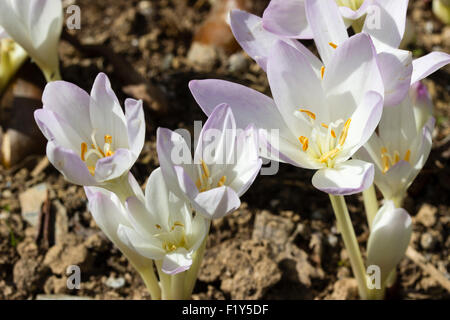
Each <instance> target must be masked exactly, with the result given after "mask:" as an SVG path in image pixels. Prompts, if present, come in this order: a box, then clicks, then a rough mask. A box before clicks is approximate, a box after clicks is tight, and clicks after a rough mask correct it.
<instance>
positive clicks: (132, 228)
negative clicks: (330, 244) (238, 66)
mask: <svg viewBox="0 0 450 320" xmlns="http://www.w3.org/2000/svg"><path fill="white" fill-rule="evenodd" d="M55 1H56V2H58V3H59V1H58V0H55ZM53 4H54V1H50V0H47V1H30V5H25V4H24V2H22V1H18V0H16V1H12V0H4V1H2V2H1V4H0V25H1V26H3V27H4V28H5V30H6V31H7V32H8V34H9V35H10V36H11V37H12V38H13V39H15V41H16V42H17V43H18V44H20V45H21V46H22V47H23V48H24V49H25V50H26V52H27V53H28V54H29V55H30V56H31V57H32V58H33V59H34V60H35V61H36V63H37V64H38V65H39V66H40V67H41V68H42V69H43V70H44V72H45V73H46V75H47V78H48V79H53V78H54V73H52V72H55V70H58V67H57V65H58V63H57V57H56V59H55V56H54V55H53V53H55V52H56V50H55V47H56V45H57V39H58V38H59V31H60V25H61V20H60V11H61V8H60V3H59V6H58V5H55V6H54V5H53ZM35 6H41V7H39V8H36V7H35ZM407 6H408V0H396V1H389V0H365V1H364V0H359V1H358V0H357V1H345V0H336V1H335V0H272V1H271V2H270V5H269V6H268V7H267V9H266V11H265V12H264V15H263V17H262V18H260V17H257V16H255V15H252V14H250V13H247V12H244V11H239V10H234V11H232V12H231V14H230V23H231V28H232V30H233V33H234V35H235V37H236V39H237V41H238V42H239V43H240V44H241V46H242V48H243V49H244V50H245V51H246V52H247V53H248V54H249V56H251V57H252V58H253V59H255V61H256V62H257V63H258V64H259V65H260V66H261V68H262V69H263V70H264V71H265V72H266V73H267V78H268V82H269V85H270V89H271V93H272V98H271V97H268V96H266V95H264V94H262V93H259V92H257V91H255V90H253V89H250V88H247V87H244V86H242V85H238V84H235V83H231V82H228V81H223V80H215V79H209V80H193V81H191V82H190V84H189V88H190V90H191V92H192V95H193V96H194V98H195V99H196V101H197V103H198V104H199V106H200V107H201V108H202V110H203V111H204V112H205V113H206V115H207V116H208V120H207V121H206V123H205V125H204V127H203V129H202V131H201V132H200V135H199V137H198V139H197V143H196V145H195V147H194V152H193V153H191V148H190V141H187V140H186V138H185V137H184V136H183V135H182V134H180V133H178V132H176V131H172V130H170V129H167V128H158V130H157V138H156V139H157V153H158V158H159V163H160V168H157V169H155V170H154V171H153V172H152V173H151V174H150V177H149V179H148V182H147V186H146V189H145V193H144V192H142V189H141V188H140V186H139V185H138V183H137V181H136V179H135V178H134V177H133V175H132V174H131V172H130V170H131V168H132V166H133V165H134V163H135V162H136V160H137V159H138V157H139V155H140V153H141V151H142V148H143V146H144V141H145V128H146V126H145V119H144V111H143V105H142V102H141V101H136V100H133V99H127V100H126V101H125V113H124V112H123V110H122V107H121V105H120V103H119V100H118V98H117V97H116V95H115V93H114V91H113V90H112V87H111V83H110V81H109V79H108V77H107V76H106V75H105V74H103V73H100V74H99V75H98V76H97V78H96V79H95V82H94V84H93V86H92V90H91V92H90V94H88V93H87V92H85V91H84V90H82V89H81V88H79V87H77V86H76V85H74V84H71V83H67V82H64V81H55V82H51V83H49V84H47V86H46V88H45V91H44V94H43V97H42V102H43V108H42V109H40V110H37V111H36V112H35V119H36V122H37V124H38V126H39V128H40V129H41V131H42V133H43V134H44V136H45V137H46V138H47V139H48V144H47V156H48V159H49V161H50V162H51V163H52V164H53V165H54V167H55V168H56V169H57V170H59V171H60V172H61V173H62V174H63V175H64V177H65V178H66V179H67V180H68V181H70V182H72V183H74V184H78V185H82V186H84V187H85V192H86V195H87V198H88V200H89V210H90V211H91V212H92V215H93V217H94V219H95V221H96V222H97V224H98V226H99V227H100V228H101V229H102V230H103V231H104V233H105V234H106V235H107V236H108V237H109V238H110V239H111V241H112V242H114V244H115V245H116V246H117V247H118V248H119V249H120V250H121V251H122V253H123V254H124V255H125V256H126V257H127V258H128V259H129V261H130V262H131V263H132V264H133V266H134V267H135V268H136V269H137V270H138V272H139V273H140V274H141V275H142V277H143V279H144V281H145V283H146V284H147V287H148V289H149V291H150V293H151V295H152V298H154V299H159V298H163V299H182V298H189V297H190V295H191V292H192V289H193V287H194V284H195V281H196V277H197V272H198V268H199V267H200V264H201V260H202V258H203V254H204V250H205V246H206V240H207V234H208V232H209V226H210V223H211V220H212V219H218V218H222V217H224V216H226V215H228V214H230V213H232V212H233V211H235V210H237V209H238V208H239V206H240V204H241V202H240V197H241V196H242V195H243V194H244V193H245V192H246V191H247V190H248V189H249V188H250V186H251V185H252V183H253V182H254V181H255V179H256V177H257V175H258V173H259V172H260V169H261V166H262V159H261V158H267V159H270V160H273V161H278V162H283V163H287V164H290V165H293V166H295V167H299V168H304V169H310V170H315V174H314V176H313V178H312V185H313V186H314V187H315V188H317V189H318V190H320V191H323V192H325V193H327V194H328V195H329V197H330V200H331V204H332V207H333V209H334V212H335V215H336V222H337V224H338V228H339V230H340V232H341V234H342V238H343V241H344V245H345V246H346V248H347V251H348V253H349V258H350V262H351V265H352V268H353V272H354V275H355V277H356V278H357V280H358V287H359V293H360V296H361V298H379V297H382V296H383V294H384V289H385V287H386V286H387V285H388V284H389V283H388V282H389V281H388V279H389V278H392V277H395V267H396V265H397V264H398V263H399V261H400V260H401V258H402V257H403V255H404V254H405V251H406V248H407V247H408V244H409V241H410V237H411V218H410V216H409V214H408V213H407V212H406V211H405V210H404V209H402V208H401V206H402V203H403V200H404V198H405V196H406V191H407V188H408V187H409V186H410V185H411V184H412V182H413V180H414V179H415V177H416V176H417V174H418V173H419V171H420V170H421V169H422V167H423V166H424V164H425V162H426V160H427V158H428V155H429V153H430V150H431V137H432V131H433V128H434V123H435V120H434V118H433V116H432V103H431V100H430V97H429V94H428V92H427V89H426V87H425V86H424V85H423V84H422V83H421V82H420V80H421V79H423V78H425V77H426V76H428V75H429V74H431V73H433V72H434V71H436V70H438V69H439V68H440V67H442V66H444V65H446V64H447V63H449V62H450V56H449V55H448V54H446V53H441V52H433V53H430V54H428V55H427V56H425V57H422V58H419V59H416V60H413V59H412V54H411V52H409V51H406V50H402V49H399V46H400V43H401V41H402V39H403V36H404V31H405V23H406V10H407ZM38 9H39V10H38ZM5 12H6V14H5ZM17 21H20V22H21V23H22V24H20V25H19V26H18V27H17ZM31 22H32V23H33V28H31V27H30V26H31ZM12 26H15V27H12ZM349 26H351V27H352V28H353V31H354V33H355V34H354V35H352V36H349V34H348V31H347V28H348V27H349ZM0 34H1V32H0ZM0 39H1V38H0ZM298 39H314V42H315V45H316V47H317V51H318V52H319V56H320V57H317V56H316V55H314V54H313V53H312V52H311V51H309V50H308V49H307V48H306V47H305V46H303V45H302V44H301V43H300V42H299V41H298ZM2 45H3V42H2ZM2 59H3V55H2ZM0 62H1V61H0ZM2 63H3V62H2ZM0 72H1V69H0ZM0 75H1V73H0ZM373 184H375V185H376V186H377V187H378V188H379V189H380V190H381V192H382V194H383V196H384V198H385V203H384V205H383V206H382V207H381V209H378V202H377V199H376V197H374V196H373V192H374V188H373ZM359 192H364V199H365V205H366V209H367V215H368V222H369V226H370V229H371V233H370V237H369V241H368V246H367V253H368V256H367V259H366V264H364V260H363V258H362V255H361V252H360V250H359V245H358V243H357V240H356V236H355V232H354V230H353V226H352V222H351V220H350V216H349V214H348V211H347V207H346V204H345V199H344V197H343V196H346V195H352V194H356V193H359ZM366 266H377V267H378V268H380V270H381V284H382V286H381V288H377V289H376V291H372V290H369V287H368V285H367V275H366V272H365V270H366V268H365V267H366ZM154 267H155V268H156V270H157V272H158V277H156V274H155V272H154ZM377 290H378V291H377Z"/></svg>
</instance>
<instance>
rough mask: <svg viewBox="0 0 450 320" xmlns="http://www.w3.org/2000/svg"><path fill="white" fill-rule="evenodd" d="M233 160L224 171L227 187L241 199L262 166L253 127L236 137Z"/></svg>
mask: <svg viewBox="0 0 450 320" xmlns="http://www.w3.org/2000/svg"><path fill="white" fill-rule="evenodd" d="M233 159H234V161H233V162H232V163H231V164H230V165H229V166H228V168H227V169H228V170H226V177H227V181H229V183H227V185H228V186H229V187H230V188H232V189H233V190H235V191H236V193H237V194H238V196H239V197H241V196H242V195H243V194H244V193H245V192H246V191H247V190H248V189H249V188H250V186H251V185H252V183H253V181H254V180H255V179H256V177H257V175H258V173H259V170H261V165H262V160H261V159H260V157H259V148H258V132H257V131H256V129H255V127H254V126H253V125H250V126H249V127H248V128H247V129H245V130H244V131H242V132H241V133H240V134H239V135H238V137H237V141H236V149H235V152H234V155H233Z"/></svg>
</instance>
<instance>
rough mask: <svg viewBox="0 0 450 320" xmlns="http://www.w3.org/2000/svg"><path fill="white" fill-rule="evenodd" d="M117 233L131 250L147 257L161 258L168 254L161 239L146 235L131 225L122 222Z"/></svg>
mask: <svg viewBox="0 0 450 320" xmlns="http://www.w3.org/2000/svg"><path fill="white" fill-rule="evenodd" d="M117 235H118V237H119V238H120V240H121V241H122V242H123V243H124V244H125V245H126V246H127V247H128V248H130V249H131V251H134V252H135V254H138V255H141V256H142V257H145V258H147V259H152V260H161V259H163V258H164V256H165V254H166V252H165V250H164V249H163V248H162V243H161V241H160V240H158V239H157V238H155V237H152V236H146V237H144V236H143V235H141V234H139V233H137V232H136V230H134V229H132V228H130V227H127V226H124V225H122V224H120V225H119V226H118V228H117Z"/></svg>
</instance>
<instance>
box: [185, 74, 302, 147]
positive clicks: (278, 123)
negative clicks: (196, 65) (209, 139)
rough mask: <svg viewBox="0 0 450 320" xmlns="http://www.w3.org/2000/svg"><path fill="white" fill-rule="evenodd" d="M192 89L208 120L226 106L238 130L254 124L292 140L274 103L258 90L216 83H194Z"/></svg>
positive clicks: (213, 80) (205, 81)
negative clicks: (223, 105)
mask: <svg viewBox="0 0 450 320" xmlns="http://www.w3.org/2000/svg"><path fill="white" fill-rule="evenodd" d="M189 88H190V89H191V92H192V95H193V96H194V98H195V100H196V101H197V103H198V104H199V105H200V107H201V108H202V110H203V112H205V113H206V115H208V116H209V115H211V113H212V111H213V110H214V108H215V107H216V106H217V105H219V104H221V103H227V104H228V105H229V106H230V108H231V109H232V110H233V114H234V115H235V119H236V126H237V127H238V128H241V129H244V128H246V127H247V126H248V125H249V124H251V123H253V124H254V125H255V126H256V127H257V128H262V129H266V130H272V129H278V130H279V133H280V135H281V136H283V137H291V138H293V137H292V133H291V131H290V130H289V129H288V128H287V126H286V123H285V122H284V120H283V118H282V117H281V114H280V112H279V111H278V109H277V106H276V105H275V102H274V101H273V99H271V98H269V97H267V96H266V95H264V94H262V93H259V92H258V91H256V90H253V89H251V88H247V87H245V86H243V85H240V84H237V83H233V82H229V81H224V80H215V79H209V80H193V81H191V82H190V83H189ZM294 139H295V138H294Z"/></svg>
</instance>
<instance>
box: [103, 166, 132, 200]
mask: <svg viewBox="0 0 450 320" xmlns="http://www.w3.org/2000/svg"><path fill="white" fill-rule="evenodd" d="M130 174H131V173H129V172H127V173H125V174H124V175H122V176H121V177H119V178H117V179H114V180H111V181H108V183H107V184H106V185H105V186H104V188H105V189H107V190H109V191H111V192H113V193H115V194H116V195H117V197H119V199H120V202H122V203H124V202H125V201H126V200H127V199H128V198H129V197H132V196H134V195H135V192H134V191H133V188H132V187H131V184H130V181H129V175H130Z"/></svg>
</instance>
